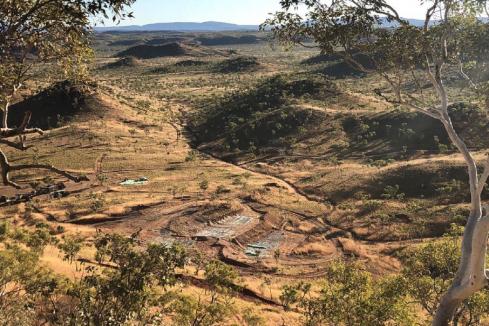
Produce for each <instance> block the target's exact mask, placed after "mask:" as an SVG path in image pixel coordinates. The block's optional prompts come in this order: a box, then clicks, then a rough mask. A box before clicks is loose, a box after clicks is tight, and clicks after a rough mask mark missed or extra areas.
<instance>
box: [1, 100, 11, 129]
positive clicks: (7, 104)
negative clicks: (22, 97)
mask: <svg viewBox="0 0 489 326" xmlns="http://www.w3.org/2000/svg"><path fill="white" fill-rule="evenodd" d="M9 107H10V102H9V101H7V102H5V106H4V107H3V115H2V129H8V110H9Z"/></svg>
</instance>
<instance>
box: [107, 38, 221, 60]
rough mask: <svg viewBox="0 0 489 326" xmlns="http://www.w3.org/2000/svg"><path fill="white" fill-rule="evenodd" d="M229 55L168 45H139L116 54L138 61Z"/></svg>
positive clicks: (180, 45) (203, 49) (194, 46)
mask: <svg viewBox="0 0 489 326" xmlns="http://www.w3.org/2000/svg"><path fill="white" fill-rule="evenodd" d="M206 55H227V53H225V52H224V51H219V50H213V49H208V48H205V47H201V46H198V45H191V44H182V43H176V42H174V43H167V44H163V45H138V46H134V47H131V48H129V49H127V50H125V51H122V52H119V53H118V54H116V57H127V56H133V57H136V58H138V59H154V58H162V57H179V56H206Z"/></svg>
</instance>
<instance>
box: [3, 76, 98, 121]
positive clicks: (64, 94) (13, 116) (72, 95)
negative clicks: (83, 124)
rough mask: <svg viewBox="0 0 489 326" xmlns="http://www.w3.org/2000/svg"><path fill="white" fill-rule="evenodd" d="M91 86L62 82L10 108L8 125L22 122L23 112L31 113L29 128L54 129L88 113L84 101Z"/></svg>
mask: <svg viewBox="0 0 489 326" xmlns="http://www.w3.org/2000/svg"><path fill="white" fill-rule="evenodd" d="M94 91H95V88H94V87H93V86H92V85H85V84H83V85H74V84H73V83H71V82H69V81H63V82H59V83H56V84H54V85H52V86H51V87H49V88H47V89H45V90H43V91H41V92H40V93H38V94H36V95H34V96H32V97H29V98H27V99H25V100H23V101H21V102H19V103H16V104H14V105H12V106H11V107H10V112H9V124H10V126H11V127H14V126H16V125H18V124H19V123H21V122H22V119H23V117H24V114H25V112H27V111H31V112H32V118H31V122H30V126H31V127H39V128H42V129H49V128H55V127H58V126H60V125H62V124H63V122H64V121H65V120H66V119H69V118H71V117H73V116H75V115H78V114H80V113H82V112H84V111H89V108H88V106H87V105H86V100H87V99H88V98H89V97H91V95H92V94H93V93H94Z"/></svg>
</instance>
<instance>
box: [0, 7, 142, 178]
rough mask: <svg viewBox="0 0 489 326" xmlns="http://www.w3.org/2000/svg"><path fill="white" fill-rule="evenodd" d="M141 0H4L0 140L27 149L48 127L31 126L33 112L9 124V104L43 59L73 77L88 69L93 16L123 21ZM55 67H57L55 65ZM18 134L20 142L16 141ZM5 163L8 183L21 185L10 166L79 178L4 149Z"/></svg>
mask: <svg viewBox="0 0 489 326" xmlns="http://www.w3.org/2000/svg"><path fill="white" fill-rule="evenodd" d="M134 1H135V0H2V1H0V106H1V110H2V120H1V125H0V144H3V145H6V146H10V147H14V148H16V149H19V150H25V149H27V147H26V146H25V140H26V135H27V134H32V133H39V134H42V133H43V131H42V130H40V129H37V128H28V125H29V122H30V118H31V114H30V113H29V112H28V113H26V115H25V117H24V119H23V121H19V122H18V123H17V126H16V127H15V128H11V127H10V126H9V123H8V121H9V119H8V113H9V107H10V105H11V104H12V101H13V100H14V99H15V97H16V95H17V94H18V92H19V90H20V89H21V88H22V87H23V86H24V85H25V83H26V82H27V81H29V79H31V78H32V72H33V68H35V67H36V66H37V65H40V64H56V63H57V64H59V65H60V66H61V68H62V70H63V72H64V73H66V74H67V75H69V76H70V77H72V78H81V77H83V76H84V74H86V63H87V58H89V57H90V54H91V50H90V44H89V37H90V33H91V28H90V26H91V21H90V19H93V18H94V17H95V18H100V17H105V18H109V16H111V17H112V19H113V20H114V21H115V20H118V19H122V18H125V17H127V16H130V15H131V14H130V13H127V9H128V6H129V5H131V4H132V3H134ZM49 70H50V71H52V69H49ZM12 138H18V141H17V142H16V141H12V140H11V139H12ZM0 168H1V171H2V181H3V183H4V184H5V185H10V186H14V187H18V185H17V184H15V183H14V182H12V181H11V180H10V178H9V172H10V171H17V170H24V169H32V168H39V169H47V170H51V171H53V172H55V173H61V174H64V175H65V176H66V177H68V178H70V179H72V180H75V181H78V180H80V178H79V177H76V176H73V175H71V174H69V173H66V172H64V171H61V170H59V169H56V168H54V167H52V166H50V165H43V164H26V165H18V166H12V165H11V164H10V163H9V161H8V159H7V157H6V155H5V153H4V152H3V151H2V150H1V148H0Z"/></svg>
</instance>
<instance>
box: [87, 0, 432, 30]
mask: <svg viewBox="0 0 489 326" xmlns="http://www.w3.org/2000/svg"><path fill="white" fill-rule="evenodd" d="M389 3H390V4H391V5H394V6H396V7H398V8H399V13H400V14H401V16H403V17H405V18H407V19H422V18H423V17H424V10H423V8H424V6H422V5H420V3H419V1H418V0H410V1H405V0H404V1H403V0H391V1H389ZM278 10H280V4H279V0H247V1H246V2H244V1H239V0H200V1H199V0H185V1H181V2H178V3H176V2H166V1H161V0H138V1H136V3H135V4H134V5H133V6H132V7H131V10H130V11H132V12H133V13H134V18H129V19H125V20H123V21H121V22H120V24H117V25H116V24H113V23H112V21H111V20H108V21H105V22H104V21H103V20H101V19H100V18H97V19H95V20H94V25H95V26H96V27H124V26H144V25H150V24H160V23H163V24H166V23H205V22H225V23H228V24H236V25H260V24H261V23H263V22H264V21H265V19H266V18H267V17H269V15H270V14H271V13H273V12H276V11H278ZM104 23H105V24H104Z"/></svg>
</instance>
